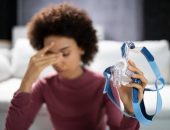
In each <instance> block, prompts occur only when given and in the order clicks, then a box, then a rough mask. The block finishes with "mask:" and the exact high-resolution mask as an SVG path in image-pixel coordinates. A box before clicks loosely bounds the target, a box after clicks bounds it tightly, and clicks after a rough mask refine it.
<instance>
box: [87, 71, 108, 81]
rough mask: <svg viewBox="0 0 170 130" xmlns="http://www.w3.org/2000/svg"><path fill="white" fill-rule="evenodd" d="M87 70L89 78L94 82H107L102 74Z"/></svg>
mask: <svg viewBox="0 0 170 130" xmlns="http://www.w3.org/2000/svg"><path fill="white" fill-rule="evenodd" d="M86 70H87V71H88V74H89V78H92V79H93V80H99V81H103V82H104V81H105V78H104V76H103V74H102V73H100V72H96V71H93V70H90V69H86Z"/></svg>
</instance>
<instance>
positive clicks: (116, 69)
mask: <svg viewBox="0 0 170 130" xmlns="http://www.w3.org/2000/svg"><path fill="white" fill-rule="evenodd" d="M121 49H123V52H124V53H122V59H121V60H120V61H119V62H117V63H116V64H115V65H113V66H112V67H110V69H111V70H110V71H111V76H112V80H113V86H114V87H121V85H126V84H128V83H130V82H133V80H135V79H134V78H132V75H133V74H134V72H132V71H130V70H128V68H127V66H128V59H129V57H128V56H129V52H130V51H133V52H135V53H139V50H140V48H137V47H135V46H134V43H132V42H126V43H125V44H124V46H123V47H122V48H121ZM136 80H137V79H136ZM138 82H139V84H140V81H138Z"/></svg>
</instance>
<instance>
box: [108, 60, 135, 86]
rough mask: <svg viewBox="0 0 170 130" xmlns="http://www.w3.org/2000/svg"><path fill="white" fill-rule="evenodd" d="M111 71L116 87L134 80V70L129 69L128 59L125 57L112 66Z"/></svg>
mask: <svg viewBox="0 0 170 130" xmlns="http://www.w3.org/2000/svg"><path fill="white" fill-rule="evenodd" d="M111 73H112V79H113V86H114V87H121V86H122V85H126V84H128V83H130V82H131V81H132V79H131V76H132V74H133V72H132V71H130V70H128V68H127V61H126V60H124V59H123V60H121V61H119V62H118V63H116V64H115V65H113V66H112V67H111Z"/></svg>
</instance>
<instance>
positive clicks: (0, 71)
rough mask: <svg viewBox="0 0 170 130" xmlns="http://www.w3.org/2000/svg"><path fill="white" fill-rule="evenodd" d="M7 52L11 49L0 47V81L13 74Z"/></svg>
mask: <svg viewBox="0 0 170 130" xmlns="http://www.w3.org/2000/svg"><path fill="white" fill-rule="evenodd" d="M2 52H5V53H2ZM6 52H9V51H7V50H6V49H0V81H3V80H7V79H8V78H9V77H11V75H12V73H11V66H10V61H9V57H8V55H6Z"/></svg>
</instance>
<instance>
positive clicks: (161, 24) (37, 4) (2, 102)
mask: <svg viewBox="0 0 170 130" xmlns="http://www.w3.org/2000/svg"><path fill="white" fill-rule="evenodd" d="M61 2H69V3H72V4H73V5H76V6H78V7H80V8H83V9H85V10H86V11H87V12H88V14H89V15H90V17H91V18H92V20H93V22H94V26H95V28H96V30H97V35H98V39H99V43H100V44H99V52H98V54H97V55H96V57H95V59H94V61H93V63H92V64H91V66H90V68H91V69H93V70H94V71H98V72H100V73H102V72H103V70H104V69H105V68H106V67H108V66H110V65H112V64H113V63H114V62H116V61H118V60H120V58H121V55H120V47H121V45H122V41H126V40H132V41H135V43H136V44H138V45H140V46H146V47H147V48H148V49H149V50H150V52H151V53H152V54H153V55H154V57H155V59H156V61H157V64H158V66H159V68H160V71H161V73H162V75H163V77H164V79H165V82H166V85H165V87H164V88H163V89H162V90H161V96H162V101H163V107H162V108H163V109H162V111H161V113H160V114H158V115H156V117H155V118H154V121H153V124H152V125H149V126H141V129H140V130H148V129H151V130H152V129H154V130H168V129H169V128H170V125H169V123H170V103H169V101H170V49H169V45H170V44H169V41H170V0H0V130H4V127H5V119H6V116H7V113H8V108H9V106H10V101H11V99H12V97H13V94H14V92H15V91H16V90H17V89H18V88H19V86H20V83H21V81H22V78H23V77H24V74H25V72H26V70H27V66H28V63H29V60H30V57H31V56H32V55H33V54H34V53H35V50H33V49H32V47H31V46H30V44H29V40H28V39H27V38H26V31H27V30H26V28H25V25H26V24H27V22H28V21H30V20H31V17H32V16H33V15H34V13H36V12H37V11H39V10H40V9H42V8H43V7H45V6H47V5H49V4H57V3H61ZM135 57H136V55H135ZM142 57H143V56H142ZM143 59H144V58H143ZM136 62H138V63H139V64H140V67H141V70H142V71H143V72H144V74H147V75H146V77H147V79H148V81H149V84H148V86H149V87H155V85H154V82H155V76H154V75H153V72H152V71H151V69H150V67H149V66H146V65H148V63H147V62H146V59H144V60H142V58H141V57H138V56H137V58H136ZM136 62H135V63H136ZM145 62H146V65H145V64H144V63H145ZM52 71H53V70H52V68H47V69H46V70H45V71H43V73H42V76H40V78H41V77H44V76H47V74H49V73H51V72H52ZM154 94H155V93H154ZM144 100H146V101H147V102H146V106H147V108H146V109H147V110H148V111H149V112H151V113H154V112H155V102H156V95H151V94H150V93H149V94H147V93H145V98H144ZM47 129H52V124H51V122H50V120H49V115H48V113H47V110H46V108H45V107H44V106H43V107H42V109H41V110H40V112H39V113H38V116H37V117H36V120H35V122H34V124H33V125H32V126H31V128H30V130H47Z"/></svg>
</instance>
